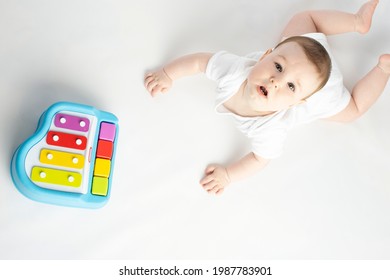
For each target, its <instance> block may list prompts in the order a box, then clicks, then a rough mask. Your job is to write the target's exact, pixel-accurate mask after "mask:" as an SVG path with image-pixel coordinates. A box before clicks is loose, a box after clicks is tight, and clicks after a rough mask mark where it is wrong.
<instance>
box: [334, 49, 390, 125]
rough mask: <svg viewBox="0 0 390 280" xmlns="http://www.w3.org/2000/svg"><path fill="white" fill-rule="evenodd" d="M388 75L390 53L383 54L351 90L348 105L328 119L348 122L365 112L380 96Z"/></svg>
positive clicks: (389, 74) (389, 72) (389, 70)
mask: <svg viewBox="0 0 390 280" xmlns="http://www.w3.org/2000/svg"><path fill="white" fill-rule="evenodd" d="M389 77H390V54H383V55H381V56H380V58H379V62H378V64H377V65H376V66H375V67H374V68H373V69H372V70H371V71H370V72H368V73H367V75H366V76H364V77H363V78H362V79H361V80H360V81H359V82H357V84H356V85H355V87H354V88H353V90H352V98H351V102H350V103H349V104H348V106H347V107H346V108H345V109H344V110H343V111H341V112H340V113H338V114H337V115H335V116H333V117H330V118H329V120H333V121H339V122H349V121H353V120H355V119H357V118H358V117H360V116H362V115H363V114H364V113H365V112H367V111H368V110H369V109H370V108H371V106H372V105H373V104H374V103H375V101H376V100H377V99H378V98H379V96H381V94H382V92H383V91H384V89H385V87H386V84H387V82H388V80H389Z"/></svg>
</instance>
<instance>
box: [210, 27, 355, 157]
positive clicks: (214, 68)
mask: <svg viewBox="0 0 390 280" xmlns="http://www.w3.org/2000/svg"><path fill="white" fill-rule="evenodd" d="M302 36H306V37H310V38H313V39H315V40H317V41H318V42H320V43H321V44H322V45H323V46H324V47H325V49H326V50H327V51H328V53H329V55H330V58H331V60H332V72H331V75H330V78H329V81H328V82H327V84H326V85H325V86H324V87H323V88H322V89H321V90H320V91H318V92H316V93H315V94H313V95H312V96H310V97H309V98H308V99H307V100H306V102H305V103H302V104H299V105H296V106H293V107H291V108H289V109H286V110H282V111H278V112H275V113H273V114H271V115H268V116H263V117H241V116H239V115H236V114H234V113H232V112H230V111H229V110H227V109H226V108H225V107H224V106H223V103H224V102H225V101H226V100H228V99H229V98H230V97H232V96H233V95H234V94H235V93H237V91H238V89H239V88H240V86H241V85H242V83H243V82H244V81H245V80H246V78H247V76H248V74H249V72H250V71H251V69H252V67H253V66H254V65H255V64H256V62H257V61H258V60H259V59H260V57H261V56H262V55H263V54H264V52H255V53H251V54H249V55H247V56H245V57H240V56H237V55H234V54H230V53H228V52H225V51H221V52H218V53H216V54H214V55H213V56H212V57H211V58H210V60H209V63H208V65H207V68H206V76H207V77H208V78H209V79H211V80H214V81H216V82H217V97H216V107H215V109H216V111H217V112H218V113H221V114H228V115H231V116H233V117H234V119H235V120H236V123H237V126H238V128H239V130H240V131H241V132H242V133H244V134H245V135H246V136H248V137H249V138H250V139H251V141H252V152H253V153H255V154H256V155H258V156H260V157H263V158H266V159H272V158H276V157H278V156H280V155H281V154H282V151H283V146H284V142H285V139H286V135H287V131H288V130H289V129H291V128H293V127H294V126H296V125H299V124H303V123H308V122H311V121H314V120H316V119H319V118H326V117H330V116H333V115H335V114H337V113H338V112H340V111H342V110H343V109H344V108H345V107H346V106H347V105H348V103H349V101H350V98H351V95H350V93H349V92H348V90H347V89H346V88H345V86H344V83H343V77H342V75H341V72H340V70H339V68H338V66H337V65H336V63H335V60H334V58H333V56H332V54H331V52H330V48H329V45H328V42H327V40H326V36H325V35H324V34H322V33H310V34H305V35H302Z"/></svg>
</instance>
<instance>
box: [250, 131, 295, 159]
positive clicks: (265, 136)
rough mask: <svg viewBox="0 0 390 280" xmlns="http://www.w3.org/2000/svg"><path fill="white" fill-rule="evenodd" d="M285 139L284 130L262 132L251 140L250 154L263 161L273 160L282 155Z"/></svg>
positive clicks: (285, 132) (285, 133)
mask: <svg viewBox="0 0 390 280" xmlns="http://www.w3.org/2000/svg"><path fill="white" fill-rule="evenodd" d="M286 137H287V131H286V130H285V129H282V128H280V129H272V130H269V131H262V132H261V133H259V134H258V135H255V136H254V137H250V138H251V141H252V142H251V143H252V152H253V153H254V154H256V155H258V156H260V157H262V158H265V159H274V158H277V157H279V156H281V155H282V153H283V148H284V144H285V141H286Z"/></svg>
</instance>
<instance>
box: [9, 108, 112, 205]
mask: <svg viewBox="0 0 390 280" xmlns="http://www.w3.org/2000/svg"><path fill="white" fill-rule="evenodd" d="M60 111H72V112H76V113H83V114H87V115H92V116H95V117H96V118H97V121H98V123H97V125H98V127H100V123H101V122H102V121H105V122H110V123H113V124H115V126H116V134H115V141H114V145H113V153H112V158H111V169H110V174H109V178H110V179H109V180H108V193H107V195H106V196H99V195H93V194H91V185H92V178H93V172H90V174H89V183H88V192H87V193H86V194H81V193H72V192H64V191H58V190H52V189H46V188H42V187H39V186H37V185H36V184H34V183H33V182H32V181H31V179H30V178H29V176H28V174H26V171H25V158H26V156H27V153H28V152H29V150H30V149H31V147H32V146H33V145H34V144H35V143H37V142H39V141H41V140H42V139H43V138H44V137H45V136H46V134H47V132H48V130H49V128H50V125H51V123H52V119H53V117H54V116H55V114H56V113H58V112H60ZM118 128H119V127H118V118H117V117H116V116H115V115H113V114H111V113H108V112H104V111H100V110H97V109H95V108H94V107H91V106H86V105H82V104H77V103H71V102H58V103H55V104H53V105H52V106H50V107H49V108H48V109H47V110H46V111H45V112H44V113H43V114H42V115H41V117H40V119H39V122H38V126H37V129H36V131H35V133H34V134H33V135H32V136H30V137H29V138H28V139H27V140H26V141H25V142H24V143H23V144H21V145H20V146H19V147H18V148H17V150H16V151H15V153H14V155H13V157H12V161H11V177H12V180H13V182H14V184H15V186H16V188H17V189H18V190H19V191H20V192H21V193H22V194H23V195H25V196H26V197H28V198H30V199H32V200H35V201H39V202H43V203H49V204H55V205H61V206H70V207H80V208H100V207H102V206H104V205H105V204H106V203H107V202H108V200H109V199H110V194H111V184H112V175H113V171H114V163H115V154H116V149H117V142H118ZM98 133H99V130H98V129H97V130H96V133H95V138H94V139H95V140H94V141H95V143H94V145H93V147H92V151H91V155H95V154H96V148H97V145H96V143H97V139H98ZM90 164H91V170H93V168H94V161H91V163H90Z"/></svg>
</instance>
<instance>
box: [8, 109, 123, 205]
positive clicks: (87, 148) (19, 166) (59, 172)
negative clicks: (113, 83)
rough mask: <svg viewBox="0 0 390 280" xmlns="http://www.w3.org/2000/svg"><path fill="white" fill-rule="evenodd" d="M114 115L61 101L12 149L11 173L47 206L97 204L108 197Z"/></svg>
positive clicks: (27, 193) (28, 194)
mask: <svg viewBox="0 0 390 280" xmlns="http://www.w3.org/2000/svg"><path fill="white" fill-rule="evenodd" d="M117 142H118V119H117V118H116V117H115V116H114V115H113V114H111V113H108V112H104V111H100V110H97V109H95V108H93V107H90V106H86V105H81V104H76V103H70V102H59V103H55V104H53V105H52V106H50V107H49V108H48V109H47V110H46V111H45V112H44V113H43V114H42V116H41V117H40V119H39V122H38V127H37V129H36V131H35V133H34V134H33V135H32V136H31V137H30V138H28V139H27V140H26V141H25V142H24V143H23V144H22V145H20V146H19V147H18V149H17V150H16V151H15V153H14V156H13V158H12V162H11V176H12V179H13V181H14V184H15V186H16V187H17V189H18V190H19V191H20V192H21V193H22V194H24V195H25V196H26V197H28V198H30V199H32V200H36V201H40V202H44V203H50V204H57V205H62V206H73V207H83V208H99V207H102V206H103V205H104V204H106V203H107V201H108V199H109V198H110V192H111V183H112V175H113V169H114V161H115V152H116V146H117Z"/></svg>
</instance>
